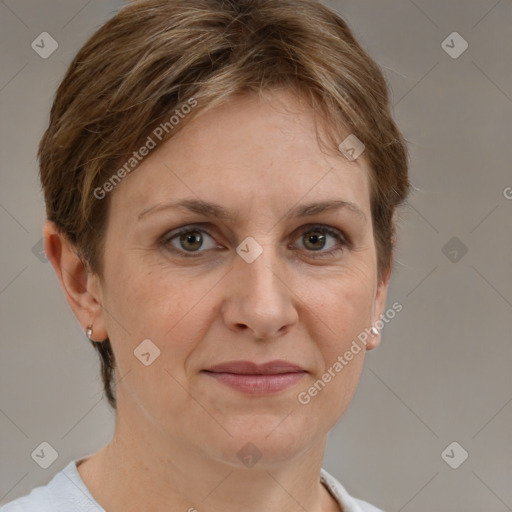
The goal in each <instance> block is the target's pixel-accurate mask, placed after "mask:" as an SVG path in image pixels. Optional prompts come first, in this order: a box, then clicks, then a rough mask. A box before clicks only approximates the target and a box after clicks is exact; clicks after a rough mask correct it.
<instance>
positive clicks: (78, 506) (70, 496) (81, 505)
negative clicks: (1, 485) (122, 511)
mask: <svg viewBox="0 0 512 512" xmlns="http://www.w3.org/2000/svg"><path fill="white" fill-rule="evenodd" d="M70 510H72V511H73V512H100V511H103V509H102V508H101V507H100V506H99V505H98V503H97V502H96V501H95V500H94V498H93V497H92V496H91V494H90V493H89V490H88V489H87V488H86V487H85V484H84V483H83V481H82V479H81V478H80V474H79V473H78V470H77V468H76V463H75V461H72V462H70V463H69V464H68V465H67V466H66V467H65V468H64V469H62V470H61V471H59V472H58V473H57V474H56V475H55V476H54V477H53V478H52V479H51V480H50V482H49V483H48V484H46V485H42V486H39V487H35V488H34V489H32V490H31V491H30V493H29V494H27V495H26V496H21V497H20V498H17V499H15V500H14V501H11V502H9V503H6V504H5V505H3V506H2V507H0V512H61V511H62V512H69V511H70ZM103 512H104V511H103Z"/></svg>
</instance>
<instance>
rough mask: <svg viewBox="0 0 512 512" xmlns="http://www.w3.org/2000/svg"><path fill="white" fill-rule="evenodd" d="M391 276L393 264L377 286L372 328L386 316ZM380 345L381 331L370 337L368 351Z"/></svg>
mask: <svg viewBox="0 0 512 512" xmlns="http://www.w3.org/2000/svg"><path fill="white" fill-rule="evenodd" d="M390 276H391V264H390V265H389V268H388V269H387V270H386V271H385V273H384V275H383V276H382V280H381V281H380V282H379V283H378V284H377V291H376V293H375V299H374V304H373V311H372V324H371V325H372V326H375V322H377V320H380V319H381V318H382V316H383V315H384V308H385V307H386V297H387V294H388V285H389V278H390ZM379 344H380V331H379V333H378V334H373V333H371V334H370V335H369V336H368V341H367V343H366V350H372V349H374V348H376V347H378V346H379Z"/></svg>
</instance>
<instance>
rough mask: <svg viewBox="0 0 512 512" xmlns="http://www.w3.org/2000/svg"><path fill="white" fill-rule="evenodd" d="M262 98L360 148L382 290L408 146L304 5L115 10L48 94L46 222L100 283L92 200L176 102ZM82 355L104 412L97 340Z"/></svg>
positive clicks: (42, 149)
mask: <svg viewBox="0 0 512 512" xmlns="http://www.w3.org/2000/svg"><path fill="white" fill-rule="evenodd" d="M275 88H286V89H289V90H291V91H293V92H294V93H296V94H298V95H302V96H304V97H306V98H307V100H308V101H309V102H310V104H311V105H312V106H313V108H314V109H315V110H317V111H320V113H321V115H322V118H323V119H324V120H325V121H326V122H327V124H328V125H329V126H330V130H329V131H328V136H329V144H330V146H329V147H335V148H336V147H337V145H338V144H339V143H340V142H341V140H342V139H340V137H341V133H343V132H344V131H346V130H347V129H348V133H351V134H354V135H355V136H356V137H357V138H358V139H360V140H361V141H362V142H363V143H364V145H365V147H366V149H365V157H366V158H367V160H368V162H369V165H370V168H371V175H370V183H371V197H370V201H371V211H372V223H373V227H374V237H375V244H376V250H377V259H378V261H377V269H378V275H379V279H382V277H383V276H384V275H385V274H388V273H389V271H390V270H391V265H392V252H393V247H394V238H395V220H394V211H395V208H396V206H398V205H399V204H401V203H402V202H404V200H405V199H406V197H407V195H408V193H409V188H410V184H409V181H408V153H407V146H406V143H405V140H404V138H403V137H402V135H401V133H400V131H399V130H398V128H397V126H396V125H395V123H394V121H393V119H392V116H391V112H390V104H389V98H388V90H387V83H386V81H385V78H384V76H383V74H382V72H381V70H380V69H379V67H378V66H377V64H376V63H375V62H374V61H373V60H372V59H371V58H370V56H369V55H368V54H367V53H366V52H365V51H364V50H363V48H362V47H361V46H360V45H359V43H358V42H357V41H356V40H355V38H354V36H353V34H352V32H351V31H350V29H349V28H348V26H347V24H346V23H345V22H344V21H343V19H342V18H341V17H340V16H339V15H338V14H336V13H335V12H333V11H332V10H330V9H329V8H328V7H326V6H324V5H323V4H321V3H320V2H319V1H317V0H142V1H135V2H132V3H130V4H129V5H127V6H125V7H124V8H123V9H121V10H120V11H119V12H118V13H117V15H116V16H114V17H113V18H111V19H110V20H108V21H107V22H106V23H105V24H104V25H103V26H101V27H100V28H99V29H98V30H97V31H96V32H95V33H94V34H93V35H92V36H91V37H90V39H89V40H88V41H87V42H86V43H85V45H84V46H83V47H82V48H81V49H80V51H79V52H78V54H77V55H76V57H75V58H74V60H73V62H72V63H71V65H70V67H69V69H68V70H67V72H66V74H65V76H64V79H63V80H62V82H61V84H60V86H59V88H58V90H57V93H56V97H55V100H54V103H53V106H52V109H51V114H50V122H49V126H48V129H47V130H46V132H45V133H44V136H43V137H42V140H41V142H40V145H39V152H38V157H39V162H40V177H41V183H42V187H43V190H44V195H45V202H46V213H47V217H48V219H49V220H51V221H53V222H55V224H56V225H57V226H58V228H59V229H60V230H61V232H62V233H63V234H64V235H65V236H66V237H67V238H68V240H69V241H70V242H71V243H72V244H73V245H74V246H75V247H76V249H77V254H78V255H79V256H80V258H81V259H82V261H83V263H84V264H85V265H86V266H87V268H88V269H89V270H90V271H91V272H94V273H96V274H98V275H99V276H102V275H103V274H102V254H103V247H104V234H105V226H106V216H107V209H108V205H109V201H108V197H106V198H105V199H103V200H98V199H97V197H95V194H94V193H93V191H94V190H95V189H97V187H101V186H102V185H103V184H104V183H105V182H106V181H108V180H109V179H110V178H111V177H112V175H113V173H114V172H115V170H116V169H117V168H118V165H120V163H122V162H123V161H126V158H127V157H128V158H129V155H130V154H131V153H132V152H133V151H134V150H135V149H136V148H139V147H140V146H141V145H142V144H143V142H144V141H145V140H146V139H147V136H148V134H150V133H151V132H152V130H154V128H155V127H156V126H158V125H159V123H161V122H162V120H163V119H164V118H167V119H168V118H169V115H171V113H172V112H173V111H174V110H175V109H176V108H177V107H178V106H179V105H181V104H183V102H184V101H186V100H187V99H190V98H195V100H196V101H197V105H198V106H197V107H196V108H195V112H199V111H205V110H208V109H210V108H213V107H214V106H216V105H219V104H221V103H223V102H225V101H227V100H229V99H230V98H232V97H234V96H235V95H238V94H242V93H258V94H262V93H263V92H264V91H269V90H271V89H275ZM191 117H193V114H191V115H190V116H187V117H186V118H185V119H184V122H181V123H179V124H178V125H177V126H176V129H174V130H172V131H169V133H168V135H166V136H165V137H163V139H162V141H164V140H166V139H168V138H169V137H171V136H172V135H174V134H175V133H177V131H179V129H181V128H182V127H183V126H184V125H185V124H186V122H187V120H188V119H190V118H191ZM93 346H94V347H95V348H96V350H98V353H99V355H100V361H101V365H102V378H103V384H104V390H105V394H106V397H107V399H108V401H109V403H110V405H111V406H112V407H113V408H114V409H115V408H116V399H115V393H114V391H115V390H114V386H113V382H112V380H113V375H114V369H115V359H114V354H113V352H112V348H111V344H110V341H109V340H108V339H107V340H105V341H103V342H101V343H98V342H93Z"/></svg>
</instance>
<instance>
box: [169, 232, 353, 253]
mask: <svg viewBox="0 0 512 512" xmlns="http://www.w3.org/2000/svg"><path fill="white" fill-rule="evenodd" d="M194 231H199V232H201V233H206V234H207V235H208V236H209V237H211V238H213V236H212V235H211V234H210V233H208V231H207V230H205V229H204V228H203V227H200V226H195V225H188V226H184V227H183V228H179V229H178V231H172V232H171V234H172V236H169V234H166V235H164V237H162V239H161V241H160V242H159V243H160V245H161V246H163V247H165V248H166V249H167V250H169V251H171V252H173V253H175V254H178V255H180V256H182V257H184V258H198V257H201V256H202V254H203V253H204V252H206V251H195V252H190V251H189V252H187V251H182V250H180V249H177V248H176V247H174V246H173V245H172V244H171V241H172V240H174V239H175V238H179V236H180V235H183V234H185V233H191V232H194ZM309 232H318V233H321V234H323V235H330V236H332V237H334V238H336V239H337V241H338V247H337V248H334V249H331V250H329V251H321V250H319V251H318V252H317V251H307V250H306V252H308V253H310V254H309V255H308V257H311V258H325V257H329V256H333V255H335V254H338V253H339V252H341V251H343V250H345V248H347V247H348V248H350V247H351V243H350V240H349V239H348V238H347V237H345V236H344V234H343V233H342V232H341V231H338V230H337V229H333V228H330V227H328V226H325V225H323V224H309V225H307V226H304V227H303V229H302V230H301V231H300V233H299V237H298V238H300V236H302V235H304V234H305V233H309ZM315 252H317V254H315Z"/></svg>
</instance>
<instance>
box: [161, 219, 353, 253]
mask: <svg viewBox="0 0 512 512" xmlns="http://www.w3.org/2000/svg"><path fill="white" fill-rule="evenodd" d="M329 238H331V239H334V242H332V241H331V243H329ZM298 240H299V241H300V242H302V245H303V247H302V248H303V249H304V250H305V251H306V252H307V253H308V257H311V258H320V257H329V256H332V255H334V254H337V253H338V252H340V251H342V250H343V249H344V248H345V247H349V246H350V241H349V240H348V239H347V238H346V237H345V236H344V234H343V233H342V232H341V231H338V230H337V229H334V228H330V227H328V226H324V225H309V226H305V227H303V228H302V229H301V231H300V236H299V238H298ZM205 242H206V243H205ZM160 244H161V245H162V246H164V247H166V248H167V249H169V250H170V251H172V252H174V253H177V254H178V255H179V256H183V257H199V256H201V255H202V254H203V253H204V252H205V251H207V250H211V249H216V248H219V249H220V248H222V247H220V246H219V245H217V243H216V242H215V240H214V239H213V238H212V236H211V235H209V234H208V233H207V232H206V231H205V230H204V229H203V228H201V227H199V226H185V227H183V228H180V229H178V230H175V231H171V232H170V233H168V234H166V235H164V237H163V238H162V239H161V242H160ZM326 248H328V249H329V250H324V249H326ZM200 249H204V251H201V250H200ZM314 253H318V254H314Z"/></svg>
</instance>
